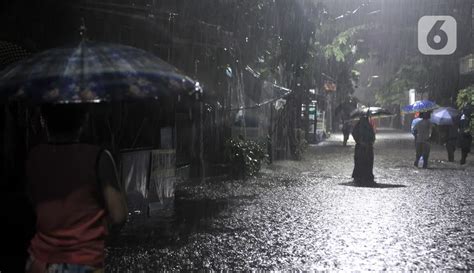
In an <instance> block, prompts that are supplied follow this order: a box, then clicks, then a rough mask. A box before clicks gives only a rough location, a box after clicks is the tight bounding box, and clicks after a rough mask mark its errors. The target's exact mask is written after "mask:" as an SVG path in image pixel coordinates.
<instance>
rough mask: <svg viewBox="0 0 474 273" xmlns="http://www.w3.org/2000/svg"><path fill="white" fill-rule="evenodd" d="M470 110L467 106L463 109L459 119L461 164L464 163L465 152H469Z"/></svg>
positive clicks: (470, 142) (470, 138) (470, 136)
mask: <svg viewBox="0 0 474 273" xmlns="http://www.w3.org/2000/svg"><path fill="white" fill-rule="evenodd" d="M470 116H471V111H470V110H469V109H467V108H465V109H463V112H462V114H461V118H460V120H459V146H460V147H461V162H460V163H461V165H464V164H466V158H467V154H468V153H470V152H471V145H472V135H471V119H470Z"/></svg>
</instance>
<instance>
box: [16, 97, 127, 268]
mask: <svg viewBox="0 0 474 273" xmlns="http://www.w3.org/2000/svg"><path fill="white" fill-rule="evenodd" d="M83 107H84V106H83V105H79V104H76V105H65V104H63V105H44V106H42V107H41V112H42V117H43V118H44V125H45V127H46V131H47V134H48V137H47V142H46V143H44V144H39V145H37V146H36V147H34V148H33V149H32V150H31V151H30V153H29V156H28V160H27V165H26V176H27V181H28V182H27V183H28V194H29V196H30V199H31V202H32V204H33V207H34V209H35V212H36V219H37V220H36V233H35V235H34V237H33V239H32V240H31V243H30V246H29V249H28V252H29V258H28V261H27V263H26V268H25V269H26V270H25V271H26V272H28V273H30V272H31V273H33V272H34V273H43V272H61V273H62V272H69V273H71V272H91V273H93V272H94V273H95V272H103V267H104V247H105V237H106V235H107V234H108V233H109V226H110V227H114V226H117V225H121V224H123V223H124V222H125V220H126V217H127V207H126V201H125V198H124V196H123V194H122V191H121V190H120V186H119V182H118V175H117V171H116V167H115V163H114V160H113V157H112V156H111V154H110V152H108V151H107V150H104V149H102V148H101V147H98V146H94V145H88V144H84V143H81V142H80V133H81V130H82V127H83V124H85V120H86V111H85V110H84V108H83Z"/></svg>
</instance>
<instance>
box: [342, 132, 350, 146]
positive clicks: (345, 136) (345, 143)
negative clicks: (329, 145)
mask: <svg viewBox="0 0 474 273" xmlns="http://www.w3.org/2000/svg"><path fill="white" fill-rule="evenodd" d="M348 139H349V134H347V133H344V141H343V143H342V145H344V146H346V145H347V140H348Z"/></svg>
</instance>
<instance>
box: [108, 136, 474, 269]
mask: <svg viewBox="0 0 474 273" xmlns="http://www.w3.org/2000/svg"><path fill="white" fill-rule="evenodd" d="M341 142H342V141H341V136H340V135H333V136H332V137H331V138H330V139H329V140H328V141H326V142H325V143H323V144H320V145H317V146H311V147H310V148H309V149H308V152H307V154H306V156H305V159H304V160H302V161H280V162H276V163H274V164H273V165H272V166H269V167H267V168H266V169H264V170H263V171H262V175H261V177H259V178H256V179H252V180H249V181H245V182H244V181H214V182H212V183H211V182H209V183H206V184H204V185H201V186H182V187H180V189H179V191H178V193H177V199H176V202H175V208H174V209H173V210H172V211H171V212H170V213H169V214H168V215H167V216H166V217H159V218H157V217H155V218H154V219H148V220H147V222H146V223H144V224H142V225H132V224H129V225H128V226H127V227H126V228H125V229H124V231H123V233H122V235H121V236H120V237H118V238H116V239H114V241H113V242H111V244H110V247H108V249H107V260H106V263H107V266H106V270H107V272H154V271H158V270H206V269H208V270H253V269H263V270H290V269H296V270H364V271H365V270H467V269H474V227H473V222H474V221H473V220H474V218H473V213H474V204H473V197H472V194H473V183H474V181H473V180H474V176H473V175H474V158H473V156H472V155H470V157H468V163H467V165H465V166H460V165H459V163H449V162H446V161H445V160H446V158H447V154H446V152H445V150H444V149H443V147H441V146H439V145H432V152H431V158H430V162H429V169H427V170H424V169H417V168H415V167H414V166H413V160H414V145H413V141H412V138H411V136H410V135H409V134H407V133H402V132H397V131H390V130H386V131H383V130H382V131H379V132H378V133H377V141H376V144H375V148H374V150H375V166H374V174H375V177H376V182H377V183H378V186H377V187H357V186H355V185H353V184H352V182H351V178H350V176H351V172H352V167H353V152H354V143H353V142H352V141H349V147H342V145H341ZM459 157H460V152H459V151H456V160H457V161H459Z"/></svg>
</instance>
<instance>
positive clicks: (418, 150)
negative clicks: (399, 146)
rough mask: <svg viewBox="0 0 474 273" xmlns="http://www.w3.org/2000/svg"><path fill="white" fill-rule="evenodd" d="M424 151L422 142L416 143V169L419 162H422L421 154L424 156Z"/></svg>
mask: <svg viewBox="0 0 474 273" xmlns="http://www.w3.org/2000/svg"><path fill="white" fill-rule="evenodd" d="M422 149H423V146H422V143H421V142H416V143H415V150H416V158H415V164H414V165H415V167H418V161H420V157H421V154H422Z"/></svg>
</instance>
